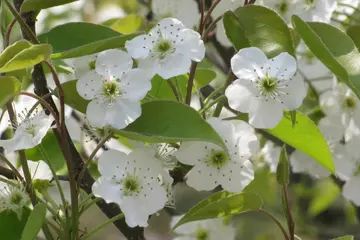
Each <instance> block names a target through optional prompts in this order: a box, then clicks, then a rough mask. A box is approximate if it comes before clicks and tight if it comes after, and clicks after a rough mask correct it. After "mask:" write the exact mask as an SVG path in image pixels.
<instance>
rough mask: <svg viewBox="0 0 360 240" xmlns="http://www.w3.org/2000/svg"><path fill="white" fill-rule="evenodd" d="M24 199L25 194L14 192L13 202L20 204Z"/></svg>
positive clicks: (11, 200) (11, 199)
mask: <svg viewBox="0 0 360 240" xmlns="http://www.w3.org/2000/svg"><path fill="white" fill-rule="evenodd" d="M22 199H23V196H22V195H21V194H20V193H17V192H15V193H13V194H12V195H11V198H10V202H11V204H15V205H20V203H21V201H22Z"/></svg>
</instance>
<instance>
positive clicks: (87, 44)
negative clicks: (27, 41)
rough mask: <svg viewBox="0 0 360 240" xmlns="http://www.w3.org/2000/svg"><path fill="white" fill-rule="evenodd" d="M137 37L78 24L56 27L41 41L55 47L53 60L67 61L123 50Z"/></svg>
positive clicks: (86, 24) (89, 24) (43, 36)
mask: <svg viewBox="0 0 360 240" xmlns="http://www.w3.org/2000/svg"><path fill="white" fill-rule="evenodd" d="M94 33H96V34H94ZM68 36H71V38H69V37H68ZM135 36H137V34H130V35H121V34H120V33H119V32H117V31H114V30H112V29H111V28H109V27H105V26H102V25H97V24H92V23H85V22H77V23H67V24H64V25H60V26H58V27H55V28H53V29H51V30H50V31H49V32H47V33H44V34H42V35H40V36H39V40H40V42H42V43H48V44H50V45H51V46H52V47H53V49H54V54H53V55H52V56H51V57H52V58H53V59H65V58H74V57H81V56H85V55H89V54H93V53H98V52H101V51H104V50H107V49H112V48H121V47H124V44H125V42H126V41H127V40H130V39H132V38H134V37H135Z"/></svg>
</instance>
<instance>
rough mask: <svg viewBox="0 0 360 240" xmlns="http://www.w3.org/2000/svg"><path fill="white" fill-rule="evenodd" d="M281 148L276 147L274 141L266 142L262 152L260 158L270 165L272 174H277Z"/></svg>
mask: <svg viewBox="0 0 360 240" xmlns="http://www.w3.org/2000/svg"><path fill="white" fill-rule="evenodd" d="M280 152H281V147H280V146H276V145H275V144H274V143H273V142H272V141H266V143H265V145H264V147H263V148H262V149H261V151H260V156H261V157H262V158H263V160H264V162H265V163H267V164H268V166H269V168H270V172H272V173H274V172H276V169H277V165H278V162H279V157H280Z"/></svg>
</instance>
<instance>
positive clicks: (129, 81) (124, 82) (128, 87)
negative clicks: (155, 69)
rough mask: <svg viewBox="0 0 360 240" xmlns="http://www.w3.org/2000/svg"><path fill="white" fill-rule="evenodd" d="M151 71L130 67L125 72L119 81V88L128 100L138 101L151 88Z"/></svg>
mask: <svg viewBox="0 0 360 240" xmlns="http://www.w3.org/2000/svg"><path fill="white" fill-rule="evenodd" d="M152 77H153V76H152V73H151V72H149V71H147V70H144V69H132V70H131V71H129V72H128V73H127V74H125V75H124V76H123V77H122V79H120V80H121V82H120V84H119V85H120V88H121V90H123V91H124V92H125V94H126V98H127V99H129V100H130V101H140V100H141V99H143V98H144V97H145V96H146V93H147V92H148V91H149V90H150V89H151V82H150V81H151V78H152Z"/></svg>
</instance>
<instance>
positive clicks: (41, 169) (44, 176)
mask: <svg viewBox="0 0 360 240" xmlns="http://www.w3.org/2000/svg"><path fill="white" fill-rule="evenodd" d="M27 164H28V167H29V171H30V176H31V179H32V180H48V181H51V180H52V179H53V175H52V172H51V170H50V167H49V165H47V163H46V162H44V161H43V160H39V161H36V162H34V161H31V160H28V161H27ZM19 172H20V174H21V175H22V176H24V172H23V169H22V168H21V169H20V171H19Z"/></svg>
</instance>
